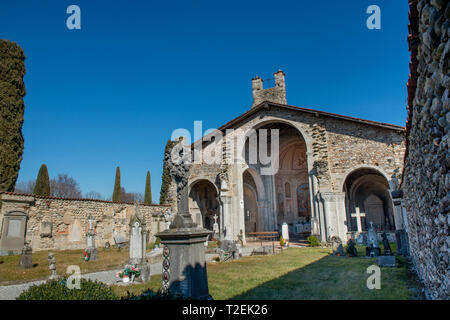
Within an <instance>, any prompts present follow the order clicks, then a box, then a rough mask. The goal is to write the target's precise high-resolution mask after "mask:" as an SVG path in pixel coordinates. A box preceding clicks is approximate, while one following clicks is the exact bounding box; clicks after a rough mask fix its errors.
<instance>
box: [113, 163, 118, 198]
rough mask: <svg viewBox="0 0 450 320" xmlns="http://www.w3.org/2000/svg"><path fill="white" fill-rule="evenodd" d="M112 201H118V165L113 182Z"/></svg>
mask: <svg viewBox="0 0 450 320" xmlns="http://www.w3.org/2000/svg"><path fill="white" fill-rule="evenodd" d="M112 201H114V202H120V167H117V168H116V180H115V182H114V192H113V197H112Z"/></svg>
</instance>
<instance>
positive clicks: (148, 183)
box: [144, 171, 152, 204]
mask: <svg viewBox="0 0 450 320" xmlns="http://www.w3.org/2000/svg"><path fill="white" fill-rule="evenodd" d="M144 203H147V204H151V203H152V185H151V180H150V171H147V178H146V180H145V194H144Z"/></svg>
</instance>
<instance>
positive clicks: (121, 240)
mask: <svg viewBox="0 0 450 320" xmlns="http://www.w3.org/2000/svg"><path fill="white" fill-rule="evenodd" d="M113 238H114V242H115V243H116V246H117V250H120V249H121V248H123V247H126V246H127V243H128V240H127V239H126V238H125V236H124V235H123V234H117V235H115V236H114V237H113Z"/></svg>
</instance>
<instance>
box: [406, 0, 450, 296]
mask: <svg viewBox="0 0 450 320" xmlns="http://www.w3.org/2000/svg"><path fill="white" fill-rule="evenodd" d="M409 5H410V14H409V17H410V25H409V31H410V35H409V37H408V40H409V49H410V51H411V63H410V70H411V74H410V78H409V80H408V121H407V135H406V137H407V154H406V157H405V167H404V180H403V182H402V187H403V191H404V201H405V206H406V211H407V219H408V225H409V239H410V250H411V256H412V258H413V262H414V265H415V267H416V269H417V272H418V274H419V277H420V278H421V279H422V280H423V282H424V284H425V288H426V293H427V295H428V297H429V298H431V299H449V297H450V281H449V276H448V269H449V250H450V237H449V234H448V229H449V224H450V215H449V214H448V212H449V208H450V206H449V205H450V192H449V191H450V173H449V172H448V169H449V167H450V157H449V151H448V146H449V141H450V135H449V130H450V98H449V90H450V73H449V72H450V63H449V57H450V3H448V1H444V0H410V1H409Z"/></svg>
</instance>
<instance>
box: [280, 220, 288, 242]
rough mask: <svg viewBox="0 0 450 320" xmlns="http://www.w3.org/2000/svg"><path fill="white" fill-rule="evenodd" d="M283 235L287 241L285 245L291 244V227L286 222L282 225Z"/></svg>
mask: <svg viewBox="0 0 450 320" xmlns="http://www.w3.org/2000/svg"><path fill="white" fill-rule="evenodd" d="M281 236H282V237H283V239H284V240H285V241H286V244H285V247H288V246H289V228H288V225H287V223H286V222H283V224H282V225H281Z"/></svg>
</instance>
